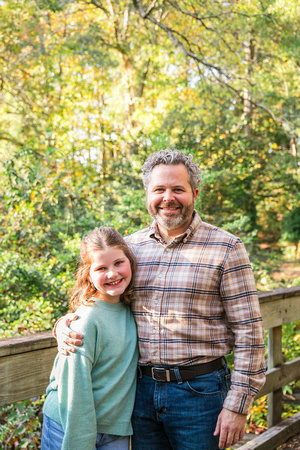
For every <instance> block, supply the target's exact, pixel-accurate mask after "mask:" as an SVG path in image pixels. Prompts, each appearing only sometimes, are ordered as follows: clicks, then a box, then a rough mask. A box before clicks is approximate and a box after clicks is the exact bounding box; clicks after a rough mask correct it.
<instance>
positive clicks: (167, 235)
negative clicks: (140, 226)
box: [156, 217, 193, 244]
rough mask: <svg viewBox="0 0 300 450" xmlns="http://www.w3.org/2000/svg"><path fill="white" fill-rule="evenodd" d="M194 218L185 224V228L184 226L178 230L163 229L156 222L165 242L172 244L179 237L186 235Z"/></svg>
mask: <svg viewBox="0 0 300 450" xmlns="http://www.w3.org/2000/svg"><path fill="white" fill-rule="evenodd" d="M192 220H193V218H192V217H191V218H190V220H188V222H186V223H185V224H184V226H182V227H181V228H176V229H175V230H166V229H165V228H163V227H162V226H161V225H160V224H158V223H157V222H156V225H157V228H158V231H159V234H160V235H161V237H162V238H163V240H164V241H165V242H166V243H167V244H170V243H171V242H172V241H174V239H175V238H176V237H177V236H180V235H181V234H182V233H184V232H185V231H186V230H187V229H188V227H189V226H190V224H191V222H192Z"/></svg>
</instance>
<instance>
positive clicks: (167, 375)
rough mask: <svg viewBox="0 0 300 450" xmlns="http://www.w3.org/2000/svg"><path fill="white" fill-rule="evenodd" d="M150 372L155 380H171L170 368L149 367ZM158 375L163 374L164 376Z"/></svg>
mask: <svg viewBox="0 0 300 450" xmlns="http://www.w3.org/2000/svg"><path fill="white" fill-rule="evenodd" d="M151 374H152V378H153V380H155V381H171V377H170V370H169V369H165V368H164V367H151ZM159 375H165V377H160V376H159Z"/></svg>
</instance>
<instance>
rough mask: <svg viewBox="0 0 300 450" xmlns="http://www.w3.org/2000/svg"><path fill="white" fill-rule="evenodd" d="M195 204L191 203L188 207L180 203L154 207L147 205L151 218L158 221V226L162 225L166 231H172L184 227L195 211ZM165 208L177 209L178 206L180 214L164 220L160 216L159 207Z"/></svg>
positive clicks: (161, 204)
mask: <svg viewBox="0 0 300 450" xmlns="http://www.w3.org/2000/svg"><path fill="white" fill-rule="evenodd" d="M194 205H195V202H192V203H190V204H189V205H187V206H182V205H181V204H180V203H174V202H172V203H166V204H163V203H159V204H158V205H156V206H152V205H150V204H148V205H147V208H148V212H149V214H150V216H151V217H152V218H153V219H154V220H156V222H157V223H158V225H161V226H162V227H163V228H164V229H165V230H168V231H171V230H176V228H180V227H182V226H183V225H184V224H185V223H186V222H187V221H188V220H189V219H190V218H191V216H192V213H193V211H194ZM161 206H164V207H165V208H172V207H173V208H174V207H175V208H177V207H178V206H179V207H180V208H181V211H180V214H179V215H177V216H176V217H174V215H173V214H170V217H169V218H168V217H164V218H162V217H161V216H160V215H159V212H158V211H159V207H161Z"/></svg>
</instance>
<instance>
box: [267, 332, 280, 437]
mask: <svg viewBox="0 0 300 450" xmlns="http://www.w3.org/2000/svg"><path fill="white" fill-rule="evenodd" d="M281 364H282V326H281V325H280V326H278V327H275V328H271V329H269V340H268V370H271V369H274V367H278V366H280V365H281ZM281 410H282V389H281V388H280V389H277V390H276V391H274V392H272V393H271V394H269V395H268V428H271V427H272V426H274V425H277V424H278V423H279V422H280V421H281Z"/></svg>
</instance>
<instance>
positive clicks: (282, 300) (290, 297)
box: [0, 286, 300, 448]
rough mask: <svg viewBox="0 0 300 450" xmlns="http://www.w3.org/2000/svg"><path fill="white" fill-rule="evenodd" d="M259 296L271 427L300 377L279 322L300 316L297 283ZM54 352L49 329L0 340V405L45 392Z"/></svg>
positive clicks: (299, 360)
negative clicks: (287, 356) (287, 357)
mask: <svg viewBox="0 0 300 450" xmlns="http://www.w3.org/2000/svg"><path fill="white" fill-rule="evenodd" d="M259 300H260V305H261V312H262V317H263V321H264V327H265V329H268V330H269V348H268V371H267V380H266V384H265V385H264V387H263V388H262V390H261V391H260V393H259V395H258V396H257V398H259V397H261V396H263V395H266V394H268V427H272V426H273V425H275V424H277V423H279V422H280V420H281V402H282V387H283V386H285V385H287V384H289V383H290V382H292V381H296V380H298V379H300V357H298V358H296V359H293V360H292V361H288V362H286V363H283V362H282V342H281V337H282V325H283V324H287V323H289V322H295V321H298V320H300V286H297V287H294V288H290V289H277V290H274V291H268V292H262V293H259ZM56 352H57V350H56V341H55V339H54V338H53V337H52V335H51V332H43V333H37V334H34V335H30V336H22V337H16V338H12V339H3V340H0V406H3V405H6V404H10V403H13V402H16V401H20V400H25V399H28V398H32V397H37V396H39V395H42V394H44V393H45V389H46V386H47V385H48V381H49V374H50V371H51V368H52V364H53V360H54V357H55V355H56ZM277 445H279V444H277ZM253 448H256V447H253Z"/></svg>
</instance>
